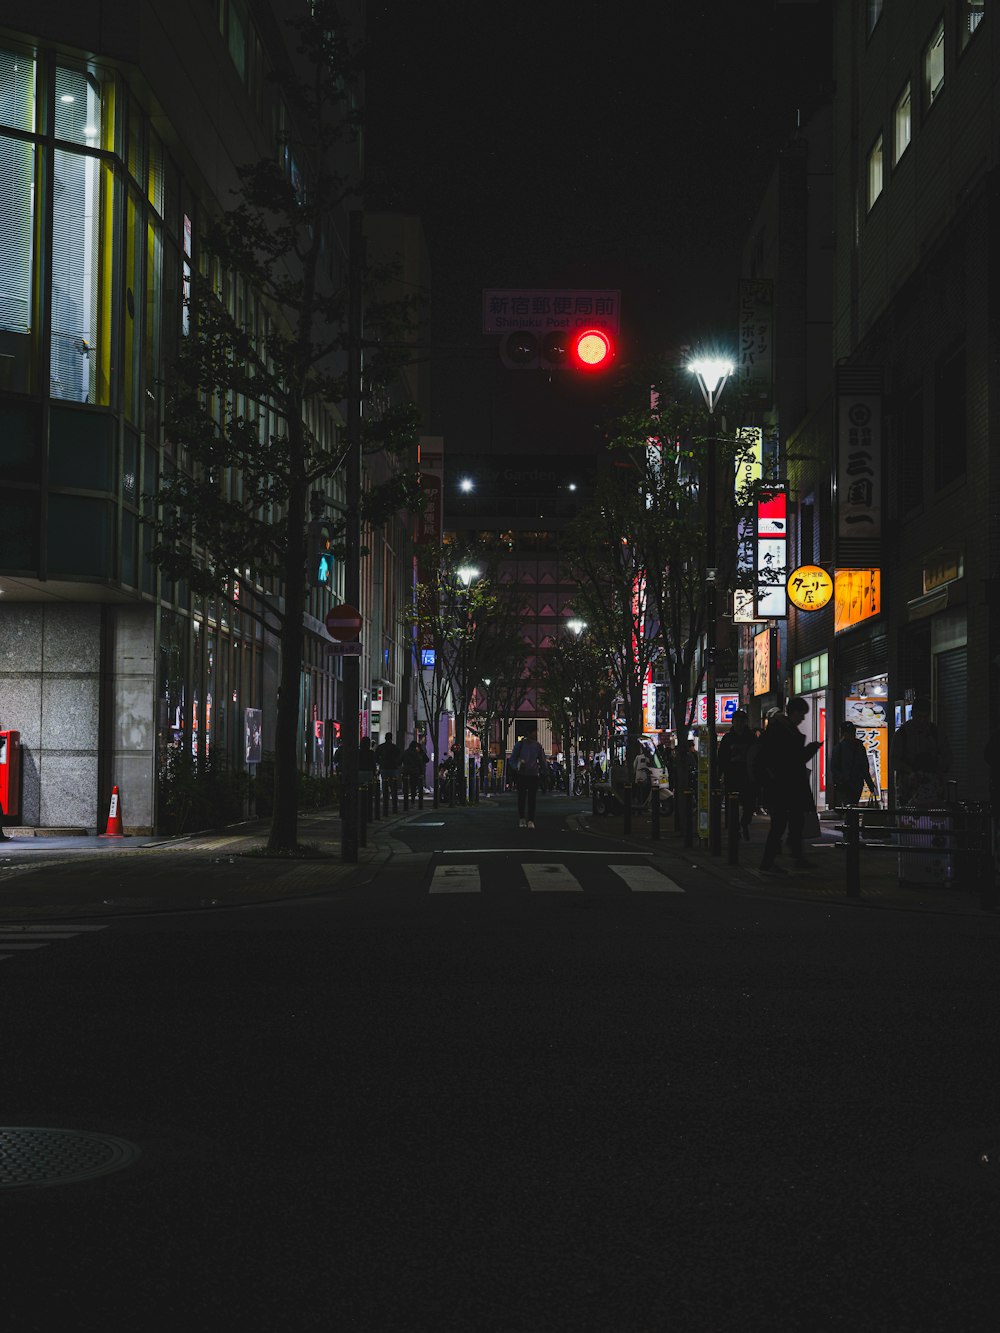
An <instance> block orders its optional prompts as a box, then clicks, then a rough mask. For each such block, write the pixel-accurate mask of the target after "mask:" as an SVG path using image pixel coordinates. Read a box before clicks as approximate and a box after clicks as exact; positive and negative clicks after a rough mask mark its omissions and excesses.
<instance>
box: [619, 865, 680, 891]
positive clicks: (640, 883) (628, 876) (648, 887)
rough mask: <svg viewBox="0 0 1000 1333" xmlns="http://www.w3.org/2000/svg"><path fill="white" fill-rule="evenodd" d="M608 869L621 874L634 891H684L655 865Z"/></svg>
mask: <svg viewBox="0 0 1000 1333" xmlns="http://www.w3.org/2000/svg"><path fill="white" fill-rule="evenodd" d="M608 869H609V870H613V871H614V872H615V874H616V875H618V876H620V877H621V878H622V879H623V880H624V881H625V883H626V884H627V885H628V886H629V888H630V889H631V890H632V892H633V893H683V892H684V890H683V889H682V888H681V886H680V885H679V884H675V883H674V881H673V880H672V879H670V878H669V876H667V875H665V874H664V873H663V871H662V870H657V869H656V867H655V866H608Z"/></svg>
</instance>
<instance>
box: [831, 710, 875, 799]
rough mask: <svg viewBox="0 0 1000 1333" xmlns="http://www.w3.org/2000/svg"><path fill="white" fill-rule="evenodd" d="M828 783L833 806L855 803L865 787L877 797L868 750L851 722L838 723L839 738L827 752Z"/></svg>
mask: <svg viewBox="0 0 1000 1333" xmlns="http://www.w3.org/2000/svg"><path fill="white" fill-rule="evenodd" d="M830 783H831V785H832V787H833V801H834V805H835V806H837V808H838V809H843V807H844V806H845V805H857V804H858V802H859V801H860V800H861V793H862V792H863V791H864V789H865V787H867V788H868V790H869V791H870V792H871V794H872V796H873V797H875V798H876V799H877V797H878V791H877V789H876V787H875V780H874V778H873V777H872V770H871V764H870V763H869V762H868V751H867V750H866V749H865V743H864V741H863V740H861V739H860V737H859V736H858V729H857V727H856V726H855V725H854V723H853V722H841V724H840V740H839V741H838V742H837V744H836V745H835V746H834V747H833V749H832V750H831V751H830Z"/></svg>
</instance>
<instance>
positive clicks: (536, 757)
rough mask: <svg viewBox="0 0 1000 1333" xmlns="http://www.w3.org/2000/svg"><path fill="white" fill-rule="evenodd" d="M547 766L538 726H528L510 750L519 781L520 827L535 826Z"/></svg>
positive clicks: (518, 809) (512, 764)
mask: <svg viewBox="0 0 1000 1333" xmlns="http://www.w3.org/2000/svg"><path fill="white" fill-rule="evenodd" d="M545 766H546V759H545V751H544V750H543V749H542V747H541V746H540V745H539V743H538V728H537V727H535V726H530V727H526V728H525V733H524V735H523V736H522V737H521V739H520V740H519V741H517V743H516V744H515V746H514V748H513V750H511V752H510V767H511V769H512V770H513V772H514V774H515V779H516V782H517V822H518V827H519V828H534V827H535V801H536V800H537V797H538V784H539V782H540V780H541V778H542V774H543V772H544V771H545Z"/></svg>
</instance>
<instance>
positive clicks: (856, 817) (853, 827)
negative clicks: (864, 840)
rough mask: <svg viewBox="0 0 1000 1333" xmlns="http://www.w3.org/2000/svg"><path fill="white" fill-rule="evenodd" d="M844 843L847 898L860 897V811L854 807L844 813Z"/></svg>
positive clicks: (848, 808) (849, 807)
mask: <svg viewBox="0 0 1000 1333" xmlns="http://www.w3.org/2000/svg"><path fill="white" fill-rule="evenodd" d="M844 821H845V823H844V841H845V843H846V850H847V855H846V862H847V896H848V898H860V897H861V811H860V810H859V809H858V807H857V806H856V805H851V806H848V807H847V809H846V810H845V811H844Z"/></svg>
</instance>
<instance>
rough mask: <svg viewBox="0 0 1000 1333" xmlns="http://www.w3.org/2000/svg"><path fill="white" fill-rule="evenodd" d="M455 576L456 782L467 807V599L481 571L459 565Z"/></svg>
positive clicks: (470, 566) (472, 566)
mask: <svg viewBox="0 0 1000 1333" xmlns="http://www.w3.org/2000/svg"><path fill="white" fill-rule="evenodd" d="M455 574H456V575H457V577H458V581H459V582H460V583H461V585H462V590H461V592H460V594H459V596H460V597H461V598H462V599H463V600H462V640H461V643H460V645H459V653H460V656H459V659H458V685H459V690H460V703H461V710H460V712H459V714H458V716H457V718H456V719H455V721H456V727H455V730H456V731H457V732H458V754H459V763H458V773H457V775H456V778H455V781H456V783H457V782H461V784H462V785H461V787H459V788H458V790H459V791H461V792H462V800H461V801H460V802H459V804H460V805H465V804H466V802H467V800H468V794H469V775H468V773H467V772H466V759H465V726H466V721H467V719H468V713H469V697H468V696H469V681H468V674H469V642H468V640H469V604H468V600H467V598H468V593H469V588H470V587H471V586H472V581H473V579H478V578H479V570H478V569H476V568H475V566H474V565H459V567H458V569H456V570H455Z"/></svg>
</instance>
